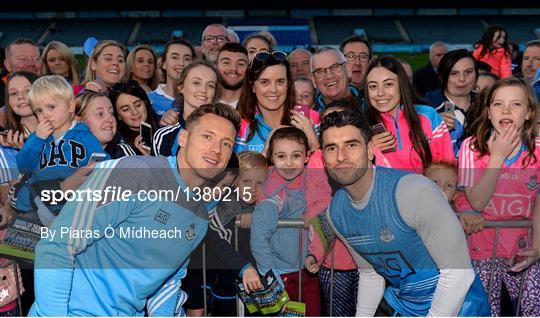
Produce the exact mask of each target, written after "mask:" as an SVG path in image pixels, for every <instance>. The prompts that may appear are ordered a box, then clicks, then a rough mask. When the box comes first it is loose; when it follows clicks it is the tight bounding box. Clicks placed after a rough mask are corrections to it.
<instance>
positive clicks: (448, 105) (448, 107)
mask: <svg viewBox="0 0 540 318" xmlns="http://www.w3.org/2000/svg"><path fill="white" fill-rule="evenodd" d="M454 110H456V104H454V103H452V102H451V101H445V102H444V112H445V113H453V112H454Z"/></svg>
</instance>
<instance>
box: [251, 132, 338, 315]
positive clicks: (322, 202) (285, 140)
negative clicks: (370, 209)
mask: <svg viewBox="0 0 540 318" xmlns="http://www.w3.org/2000/svg"><path fill="white" fill-rule="evenodd" d="M308 147H309V146H308V139H307V136H306V135H305V134H304V132H303V131H302V130H301V129H299V128H296V127H282V128H278V129H276V130H275V131H274V133H273V134H272V136H271V137H270V140H269V143H268V152H267V156H266V157H267V158H268V160H269V162H270V163H271V164H272V167H271V168H270V173H269V176H268V179H267V180H266V182H265V185H264V188H263V191H262V193H261V195H260V196H259V201H258V202H257V206H256V207H255V210H254V211H253V216H252V222H251V242H250V243H251V244H250V245H251V252H252V254H253V256H254V257H255V260H256V262H257V269H258V270H259V272H260V273H261V274H263V275H264V274H265V273H266V272H267V271H268V270H273V271H274V273H276V274H277V275H280V276H281V279H282V280H283V282H284V285H285V290H286V291H287V293H288V294H289V298H290V299H291V300H294V301H298V285H299V274H300V273H299V270H300V269H301V268H302V265H303V264H302V262H303V259H304V257H305V255H306V254H307V235H304V234H307V233H303V235H302V242H300V238H299V235H298V231H299V230H298V229H296V228H293V229H291V228H278V227H277V221H278V219H299V218H303V217H305V216H304V215H305V214H306V211H307V215H308V216H310V215H316V214H318V213H320V212H321V211H322V210H324V209H325V208H326V207H328V204H329V203H330V200H331V189H330V186H329V185H328V180H327V177H326V173H325V171H324V168H323V166H322V158H321V157H322V152H321V150H320V149H318V150H315V151H314V152H313V153H311V154H310V155H309V156H308ZM300 231H305V230H302V229H301V230H300ZM301 243H302V254H300V250H299V246H300V244H301ZM301 301H302V302H304V303H306V316H320V315H321V313H320V291H319V280H318V278H317V276H316V275H314V274H311V273H309V272H307V271H306V270H303V271H302V300H301Z"/></svg>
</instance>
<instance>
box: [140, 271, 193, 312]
mask: <svg viewBox="0 0 540 318" xmlns="http://www.w3.org/2000/svg"><path fill="white" fill-rule="evenodd" d="M186 266H187V262H185V264H184V265H182V267H181V268H179V269H178V270H177V271H176V273H174V275H172V276H171V277H170V278H169V279H168V280H166V281H165V283H164V284H163V285H162V286H161V287H160V288H159V289H158V290H157V291H156V292H155V293H154V295H152V296H151V297H150V298H149V299H148V301H147V304H146V307H147V311H148V316H150V317H176V316H178V315H179V312H180V310H181V307H182V305H183V304H184V303H185V302H186V300H187V294H186V293H185V292H184V291H182V289H181V286H182V278H184V277H186V273H187V270H186Z"/></svg>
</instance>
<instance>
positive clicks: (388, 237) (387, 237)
mask: <svg viewBox="0 0 540 318" xmlns="http://www.w3.org/2000/svg"><path fill="white" fill-rule="evenodd" d="M379 238H380V239H381V241H383V242H385V243H390V242H392V241H393V240H394V234H393V233H392V232H390V230H389V229H388V227H387V226H386V225H383V226H382V227H381V231H380V232H379Z"/></svg>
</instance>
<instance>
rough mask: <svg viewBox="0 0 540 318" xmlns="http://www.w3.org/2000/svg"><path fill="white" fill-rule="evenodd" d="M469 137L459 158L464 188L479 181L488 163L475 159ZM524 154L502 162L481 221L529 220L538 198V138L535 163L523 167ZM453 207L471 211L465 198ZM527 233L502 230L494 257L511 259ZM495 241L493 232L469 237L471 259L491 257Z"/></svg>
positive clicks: (459, 210)
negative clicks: (521, 238)
mask: <svg viewBox="0 0 540 318" xmlns="http://www.w3.org/2000/svg"><path fill="white" fill-rule="evenodd" d="M472 138H474V137H469V138H467V139H465V140H464V141H463V144H462V145H461V149H460V155H459V185H460V186H464V187H472V186H474V185H475V184H477V183H478V182H479V180H480V178H481V177H482V175H483V173H484V171H485V169H486V167H487V164H488V161H489V155H484V156H482V157H479V158H478V156H477V153H476V152H475V151H473V150H471V149H470V148H469V145H470V144H471V143H472V140H473V139H472ZM527 154H528V152H527V151H526V149H525V147H523V148H522V150H521V151H520V152H519V153H518V154H517V155H516V156H514V158H509V159H507V160H506V161H505V163H504V165H503V168H502V170H501V172H500V175H499V180H498V182H497V186H496V187H495V191H494V193H493V196H492V197H491V199H490V200H489V203H488V204H487V205H486V207H485V208H484V210H483V211H482V217H483V218H484V220H486V221H504V220H519V219H531V218H532V213H533V205H534V202H535V200H536V195H537V169H538V167H539V166H540V138H536V150H535V155H536V158H537V162H536V163H534V164H530V165H529V166H528V167H527V168H523V159H524V158H525V157H526V156H527ZM455 205H456V209H457V211H458V212H463V211H467V210H469V211H471V210H473V209H472V208H471V206H470V204H469V202H468V201H467V200H466V198H463V197H462V198H459V197H458V199H456V204H455ZM527 232H528V230H527V229H522V228H515V229H501V230H500V231H499V238H498V245H497V256H498V257H512V256H514V255H515V254H516V253H517V252H518V250H519V248H518V240H519V238H520V237H522V236H525V238H526V239H527ZM494 240H495V230H494V229H484V230H482V231H480V232H478V233H474V234H472V235H470V236H469V238H468V243H469V253H470V255H471V258H472V259H486V258H491V257H492V254H493V242H494ZM527 241H528V240H527Z"/></svg>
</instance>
